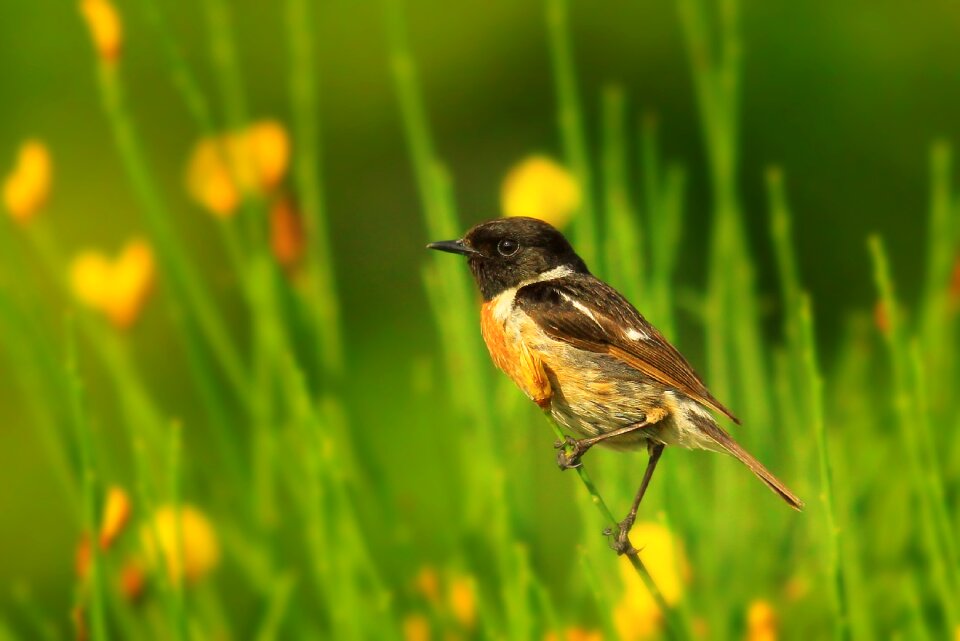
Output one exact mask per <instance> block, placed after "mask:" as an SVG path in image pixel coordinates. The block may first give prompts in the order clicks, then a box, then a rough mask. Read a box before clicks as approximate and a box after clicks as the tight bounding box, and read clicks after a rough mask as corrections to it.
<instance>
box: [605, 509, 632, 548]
mask: <svg viewBox="0 0 960 641" xmlns="http://www.w3.org/2000/svg"><path fill="white" fill-rule="evenodd" d="M634 520H636V517H633V518H631V517H629V516H628V517H627V518H625V519H624V520H622V521H620V522H619V523H617V529H616V531H614V529H613V528H609V527H608V528H604V530H603V535H604V536H606V537H608V538H609V539H610V548H611V549H612V550H613V551H614V552H616V553H617V556H623V555H624V554H626V555H628V556H633V555H635V554H639V550H637V548H635V547H633V544H632V543H630V529H631V528H632V527H633V522H634Z"/></svg>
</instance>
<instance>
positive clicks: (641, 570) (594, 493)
mask: <svg viewBox="0 0 960 641" xmlns="http://www.w3.org/2000/svg"><path fill="white" fill-rule="evenodd" d="M550 425H551V427H552V428H553V432H554V434H556V435H557V439H558V440H560V441H563V440H564V438H565V435H564V433H563V430H561V429H560V427H559V426H558V425H557V424H556V423H554V422H553V421H550ZM566 449H567V453H568V454H569V453H572V451H571V449H570V446H567V447H566ZM576 470H577V476H578V477H579V478H580V482H581V483H582V484H583V486H584V487H585V488H586V490H587V492H588V493H589V494H590V501H591V502H592V503H593V504H594V505H595V506H597V510H599V511H600V514H601V516H602V517H603V519H604V521H606V523H607V525H608V526H609V527H610V528H611V531H612V532H614V533H616V532H618V531H619V528H620V523H619V521H617V519H616V517H615V516H614V515H613V512H611V511H610V508H609V507H608V506H607V503H606V501H604V500H603V497H602V496H600V492H599V491H598V490H597V486H596V485H594V483H593V480H592V479H591V478H590V475H589V474H587V470H586V469H585V468H584V466H583V465H581V466H580V467H578V468H576ZM627 559H628V560H629V561H630V565H632V566H633V569H634V570H635V571H636V573H637V575H638V576H639V577H640V580H641V581H643V584H644V585H645V586H646V587H647V590H649V592H650V594H651V596H653V600H654V601H656V603H657V607H658V608H659V609H660V612H661V614H663V617H664V621H666V624H667V632H668V634H669V635H670V636H671V637H672V638H677V639H688V638H691V637H692V635H691V633H690V631H689V630H687V629H686V628H685V626H683V625H682V622H681V621H679V620H678V617H677V616H676V612H675V610H674V609H673V608H671V607H670V606H669V605H668V604H667V601H666V599H664V598H663V593H662V592H661V591H660V588H659V587H657V584H656V583H655V582H654V580H653V577H651V576H650V572H649V571H647V567H646V566H645V565H644V564H643V561H641V560H640V555H639V554H637V553H636V552H633V553H631V554H628V555H627Z"/></svg>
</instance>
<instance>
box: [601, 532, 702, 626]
mask: <svg viewBox="0 0 960 641" xmlns="http://www.w3.org/2000/svg"><path fill="white" fill-rule="evenodd" d="M630 538H631V539H632V540H633V541H635V542H636V543H635V545H636V547H637V548H638V549H640V559H641V560H642V561H643V563H644V565H646V567H647V570H648V571H649V572H650V576H651V578H653V581H654V583H656V584H657V586H658V587H659V588H660V592H661V593H662V594H663V598H664V600H665V601H666V602H667V604H669V605H675V604H676V603H678V602H679V601H680V599H681V598H682V597H683V583H684V581H685V580H686V578H687V577H686V574H687V570H686V558H685V556H684V554H683V549H682V547H681V545H680V542H679V541H678V540H677V539H675V538H674V537H673V535H671V534H670V531H669V530H668V529H667V528H666V527H664V526H663V525H660V524H659V523H649V522H645V523H637V524H636V525H635V526H634V527H633V530H632V532H631V535H630ZM620 573H621V576H622V577H623V582H624V588H625V589H624V594H623V598H622V599H621V600H620V601H619V602H618V603H617V605H616V606H615V608H614V613H613V616H614V624H615V626H616V628H617V632H618V634H619V635H620V638H621V639H624V640H625V641H635V640H637V639H645V638H648V637H650V636H652V635H653V634H654V633H655V632H656V631H657V630H658V629H659V627H660V622H661V618H662V614H661V612H660V610H659V608H658V607H657V603H656V601H655V600H654V598H653V595H651V594H650V592H649V591H648V590H647V587H646V586H645V585H644V584H643V581H642V580H641V579H640V577H639V576H637V573H636V571H635V570H634V568H633V566H632V565H631V564H630V560H629V559H628V558H626V557H621V560H620Z"/></svg>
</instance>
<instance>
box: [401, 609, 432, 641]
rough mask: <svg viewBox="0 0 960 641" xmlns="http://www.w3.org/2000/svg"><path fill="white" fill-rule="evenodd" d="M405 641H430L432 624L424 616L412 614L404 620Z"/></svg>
mask: <svg viewBox="0 0 960 641" xmlns="http://www.w3.org/2000/svg"><path fill="white" fill-rule="evenodd" d="M403 640H404V641H430V622H429V621H427V617H425V616H423V615H422V614H410V615H408V616H407V617H406V618H405V619H404V620H403Z"/></svg>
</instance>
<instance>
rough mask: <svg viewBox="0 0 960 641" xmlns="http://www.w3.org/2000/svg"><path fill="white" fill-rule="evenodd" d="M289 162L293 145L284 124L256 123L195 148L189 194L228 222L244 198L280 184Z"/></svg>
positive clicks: (271, 122) (190, 161) (192, 156)
mask: <svg viewBox="0 0 960 641" xmlns="http://www.w3.org/2000/svg"><path fill="white" fill-rule="evenodd" d="M289 161H290V140H289V138H288V137H287V132H286V130H285V129H284V128H283V125H281V124H280V123H278V122H276V121H273V120H263V121H260V122H255V123H253V124H251V125H250V126H248V127H246V128H244V129H242V130H240V131H236V132H229V133H225V134H221V135H219V136H213V137H206V138H202V139H201V140H200V141H199V142H198V143H197V144H196V146H195V147H194V148H193V152H192V153H191V154H190V159H189V161H188V162H187V191H188V192H189V194H190V196H191V197H192V198H193V199H194V200H195V201H196V202H197V203H199V204H200V205H201V206H203V207H205V208H206V209H208V210H209V211H210V212H211V213H213V214H214V215H215V216H218V217H220V218H229V217H230V216H232V215H233V214H234V213H235V212H236V209H237V206H238V205H239V204H240V201H241V199H242V198H243V197H245V196H250V195H262V194H265V193H268V192H270V191H271V190H273V189H274V188H275V187H276V186H277V185H279V184H280V182H281V181H282V180H283V178H284V176H285V175H286V173H287V168H288V164H289Z"/></svg>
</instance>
